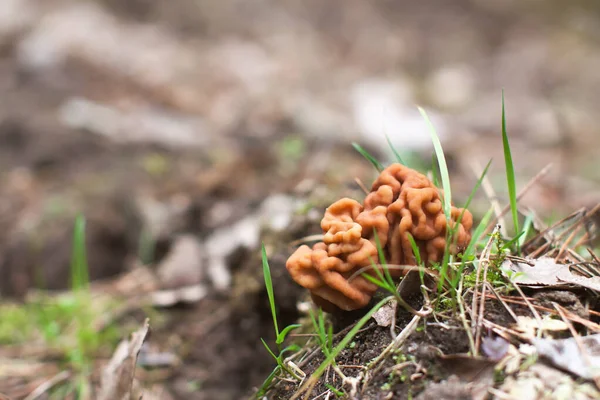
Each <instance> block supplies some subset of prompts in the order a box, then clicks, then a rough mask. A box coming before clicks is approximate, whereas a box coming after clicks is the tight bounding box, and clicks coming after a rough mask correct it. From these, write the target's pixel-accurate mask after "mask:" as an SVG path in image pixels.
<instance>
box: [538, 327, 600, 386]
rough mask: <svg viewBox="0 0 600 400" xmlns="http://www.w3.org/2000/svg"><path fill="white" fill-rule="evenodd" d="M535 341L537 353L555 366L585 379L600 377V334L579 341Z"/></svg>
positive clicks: (572, 339)
mask: <svg viewBox="0 0 600 400" xmlns="http://www.w3.org/2000/svg"><path fill="white" fill-rule="evenodd" d="M579 342H580V344H581V347H582V348H583V353H582V352H581V350H580V347H579V345H578V344H577V342H576V341H575V339H574V338H569V339H560V340H553V339H533V345H534V346H535V348H536V350H537V352H538V353H539V354H540V355H541V356H543V357H545V358H547V359H548V360H550V361H551V362H552V364H554V365H555V366H557V367H559V368H561V369H564V370H566V371H569V372H571V373H573V374H575V375H577V376H580V377H582V378H585V379H594V378H599V377H600V334H596V335H590V336H584V337H582V338H580V339H579Z"/></svg>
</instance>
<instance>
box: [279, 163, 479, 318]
mask: <svg viewBox="0 0 600 400" xmlns="http://www.w3.org/2000/svg"><path fill="white" fill-rule="evenodd" d="M450 214H451V215H450V218H449V219H447V218H446V216H445V215H444V211H443V206H442V201H441V199H440V193H439V190H438V189H437V188H436V187H435V186H434V185H433V183H431V181H430V180H429V179H428V178H427V177H426V176H425V175H423V174H421V173H419V172H417V171H415V170H413V169H411V168H408V167H406V166H404V165H402V164H392V165H390V166H389V167H388V168H386V169H384V170H383V171H382V172H381V174H380V175H379V177H378V178H377V179H376V180H375V182H374V183H373V186H372V188H371V192H370V193H369V194H368V195H367V197H366V198H365V200H364V204H360V203H359V202H357V201H356V200H352V199H349V198H343V199H340V200H338V201H336V202H335V203H333V204H332V205H331V206H329V207H328V208H327V210H326V211H325V215H324V217H323V219H322V220H321V229H323V232H324V237H323V241H322V242H319V243H317V244H315V245H314V246H313V247H312V248H310V247H308V246H307V245H302V246H300V247H299V248H298V249H297V250H296V251H295V252H294V253H293V254H292V255H291V256H290V258H289V259H288V260H287V263H286V268H287V270H288V272H289V273H290V275H291V276H292V278H293V279H294V280H295V281H296V282H297V283H298V284H300V285H301V286H303V287H305V288H307V289H309V290H310V293H311V296H312V298H313V301H314V302H315V303H316V304H317V305H319V306H321V307H322V308H323V309H324V310H326V311H333V310H335V309H336V308H339V309H342V310H346V311H350V310H356V309H359V308H363V307H365V306H366V305H367V304H368V303H369V301H370V300H371V298H372V297H373V295H374V294H375V292H376V291H377V289H378V287H377V285H375V284H374V283H372V282H370V281H369V280H368V279H367V278H365V277H364V276H363V275H362V274H357V272H358V271H359V270H361V269H363V268H364V267H367V266H369V265H373V264H374V263H375V262H376V260H377V259H378V254H377V246H376V240H375V234H376V235H377V238H378V239H379V242H380V244H381V247H382V249H383V252H384V255H385V258H386V261H387V262H388V263H389V264H393V265H416V257H415V254H414V253H413V249H412V246H411V242H410V239H409V236H412V237H413V239H414V241H415V243H416V245H417V247H418V248H419V254H420V256H421V260H422V261H423V262H424V263H425V265H431V264H432V263H435V262H439V261H440V260H441V259H442V257H443V255H444V251H445V249H446V230H447V227H448V226H450V227H451V228H454V227H455V226H456V223H457V222H458V219H459V218H460V225H459V226H458V227H457V229H456V233H455V235H454V237H453V242H452V243H451V245H450V246H449V248H450V251H451V252H452V253H453V254H457V253H459V252H460V251H461V250H463V249H464V248H466V246H467V245H468V243H469V241H470V240H471V234H470V230H471V227H472V225H473V216H472V215H471V213H470V212H469V211H468V210H463V209H460V208H456V207H452V209H451V212H450ZM461 214H462V218H461V217H460V216H461ZM364 273H366V274H375V271H374V269H367V270H365V271H364ZM390 274H391V275H392V277H394V278H397V277H399V275H401V274H402V270H390Z"/></svg>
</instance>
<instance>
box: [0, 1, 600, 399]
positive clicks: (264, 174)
mask: <svg viewBox="0 0 600 400" xmlns="http://www.w3.org/2000/svg"><path fill="white" fill-rule="evenodd" d="M2 3H3V4H2V5H0V296H1V297H0V300H2V301H19V302H20V301H26V300H27V299H29V298H30V296H31V294H32V293H34V294H35V293H37V291H36V290H37V289H43V290H50V291H62V290H65V289H68V288H69V287H70V273H71V271H70V259H71V244H72V229H73V220H74V218H75V217H76V216H77V215H78V214H80V213H81V214H84V215H85V217H86V220H87V231H86V232H87V256H88V263H89V274H90V278H91V279H92V280H93V281H94V282H95V283H97V284H98V285H99V286H98V287H101V288H107V289H106V292H107V293H113V294H115V296H116V297H118V298H120V299H123V300H124V301H133V303H134V304H135V306H134V307H131V308H129V309H127V310H126V312H124V313H122V314H119V315H118V316H114V320H115V321H116V322H117V323H123V324H124V325H126V324H125V323H126V322H127V323H128V324H136V323H137V324H141V322H142V321H143V320H144V317H145V316H150V319H151V326H152V333H151V337H150V339H149V341H148V346H149V348H151V349H152V351H151V352H157V353H166V354H171V355H175V356H176V358H177V359H178V361H177V362H176V363H167V365H166V366H163V365H161V366H160V367H156V368H152V367H148V368H146V369H145V370H144V371H143V372H142V373H141V376H140V380H141V381H142V382H144V383H145V384H146V385H147V386H148V387H151V388H153V390H154V391H155V392H156V393H158V395H157V398H161V399H163V398H164V399H211V400H213V399H216V400H219V399H240V398H248V397H250V396H252V394H253V393H254V391H255V390H256V388H257V387H258V386H260V384H261V383H262V381H263V380H264V379H265V377H266V376H267V375H268V374H269V373H270V371H271V370H272V369H273V367H274V363H273V360H272V359H271V358H270V356H269V354H268V353H266V351H265V349H264V347H263V345H262V343H261V340H260V339H261V338H263V339H265V341H267V343H273V340H274V332H273V328H272V322H271V313H270V309H269V304H268V299H267V294H266V290H265V287H264V282H263V280H262V279H263V278H262V273H261V268H262V266H261V259H260V251H259V248H260V243H261V242H264V244H265V246H266V248H267V251H268V254H269V259H270V265H271V270H272V274H273V280H274V288H275V298H276V301H277V306H278V310H279V311H278V312H279V314H278V315H279V318H280V324H281V325H287V324H291V323H293V322H295V321H296V320H298V318H300V317H303V314H302V313H301V312H300V311H299V309H298V302H300V301H302V300H306V299H307V294H306V292H305V291H304V290H303V289H302V288H300V287H299V286H297V285H296V284H294V283H293V282H292V280H291V278H290V277H289V276H288V274H287V272H286V270H285V268H284V265H285V260H286V259H287V257H288V256H289V255H290V254H291V252H292V251H293V249H294V241H296V240H298V239H300V238H302V237H305V236H308V235H312V234H318V233H320V229H319V220H320V218H321V213H322V211H323V209H324V208H325V207H326V206H327V205H329V204H330V203H331V202H332V201H334V200H336V199H338V198H339V197H340V196H348V197H354V198H357V199H362V196H364V194H363V192H362V191H361V188H360V186H359V185H358V184H357V182H356V180H355V179H358V181H360V182H364V183H365V184H366V185H367V186H369V185H370V182H371V181H372V179H373V177H374V176H375V171H374V170H373V168H372V166H371V165H369V164H368V162H366V161H365V160H364V159H363V158H362V157H361V156H360V155H359V154H358V153H356V152H355V151H354V150H353V149H352V147H351V145H350V143H351V142H352V141H357V142H359V143H361V144H362V145H363V146H365V147H366V148H367V149H369V150H370V151H372V152H373V154H376V155H377V156H379V157H380V158H381V159H382V160H383V159H387V160H389V159H390V152H389V150H387V144H386V142H385V139H384V135H383V134H384V133H388V134H389V135H390V137H391V138H392V141H393V142H394V144H395V145H396V147H397V148H399V149H400V150H401V151H402V152H403V154H410V155H412V156H413V158H414V159H415V160H416V162H420V163H421V164H422V165H428V163H429V162H430V155H431V147H430V145H429V144H428V143H429V142H428V141H429V138H428V136H427V133H426V128H425V125H424V124H423V123H422V121H421V119H420V116H419V114H418V111H417V110H416V107H415V104H417V103H418V104H421V105H423V106H426V107H427V109H428V110H430V112H431V115H432V118H433V119H434V123H435V124H436V128H438V129H439V133H440V136H441V137H442V140H443V142H444V144H445V147H446V149H447V157H448V159H449V163H450V168H451V174H452V182H453V188H454V190H455V200H456V202H457V203H460V202H461V201H463V200H464V199H466V197H467V195H468V193H469V191H470V189H471V187H472V186H473V184H474V182H475V181H476V178H475V174H474V173H473V169H477V168H478V167H477V164H479V165H485V163H486V162H487V161H488V159H490V158H493V159H494V164H493V166H492V174H491V184H492V185H493V187H494V188H495V190H496V191H497V193H498V196H499V197H500V198H501V199H505V192H506V189H505V186H506V184H505V180H504V179H505V178H504V177H503V165H502V151H501V145H500V143H501V141H500V136H499V132H500V93H501V89H502V88H504V90H505V96H506V104H507V116H508V123H509V133H510V137H511V145H513V151H514V153H513V157H514V159H515V164H516V167H517V171H518V176H517V184H518V186H519V187H523V186H524V185H525V184H526V183H527V182H528V181H529V180H530V179H531V178H532V177H533V176H534V175H535V174H536V173H537V172H538V171H539V170H540V169H541V168H543V167H544V166H545V165H547V164H548V163H553V164H554V169H553V170H552V171H553V172H552V173H551V174H549V175H548V176H546V177H545V179H544V180H543V181H541V182H539V184H538V185H537V186H536V188H535V189H533V190H531V191H530V192H529V193H528V195H527V196H526V197H525V198H524V199H523V200H522V204H523V206H524V207H533V208H534V209H535V210H536V211H538V212H539V214H540V216H541V217H543V218H552V217H556V216H562V215H564V214H566V213H568V212H571V211H572V210H574V209H577V208H579V207H585V206H590V205H593V204H595V203H597V202H598V201H600V174H599V173H598V168H595V166H596V163H595V157H596V156H597V154H596V153H597V149H598V146H600V134H599V133H598V128H597V121H596V118H595V116H596V107H597V104H598V101H600V98H598V96H600V95H599V93H600V92H599V91H598V90H597V87H598V85H599V84H600V81H598V79H599V78H598V74H597V68H596V67H597V65H598V64H600V46H599V43H600V41H599V39H600V31H599V30H598V27H599V26H600V24H598V23H597V22H598V20H599V19H600V7H598V6H597V5H596V4H595V3H594V2H586V1H579V2H571V3H569V5H568V6H565V5H564V3H561V2H555V1H551V2H518V1H508V0H506V1H498V2H485V1H475V0H460V1H453V2H447V1H443V0H438V1H433V2H426V3H423V4H421V3H420V2H410V4H409V3H408V2H390V1H385V0H381V1H374V2H362V1H360V0H351V1H347V0H345V1H328V2H321V1H316V0H315V1H288V2H284V3H279V2H273V1H261V0H252V1H248V0H244V1H234V0H232V1H219V0H214V1H208V2H197V1H193V0H177V1H171V2H161V1H158V0H135V1H128V2H123V1H118V0H95V1H75V0H45V1H37V0H3V2H2ZM424 137H425V138H426V139H423V138H424ZM424 140H425V143H426V144H423V143H424ZM474 165H475V166H474ZM487 204H489V202H488V201H487V200H486V199H485V196H484V195H483V194H479V195H478V197H477V198H476V200H475V203H474V205H473V211H474V214H476V216H477V217H479V216H480V215H481V214H482V213H483V212H484V211H485V209H486V207H487ZM186 246H187V247H186ZM173 260H175V261H173ZM140 271H142V272H143V273H147V274H148V275H149V276H150V278H149V281H150V282H151V284H149V287H147V288H146V287H143V284H142V283H141V282H135V284H134V285H133V287H134V288H135V290H133V291H131V290H130V289H129V290H126V289H125V290H124V289H122V286H121V285H125V283H124V282H125V281H126V280H127V279H129V278H130V277H131V276H137V275H135V274H137V273H139V272H140ZM132 274H133V275H132ZM134 280H135V279H134ZM127 282H129V281H127ZM102 285H106V286H102ZM187 287H193V288H195V290H198V291H199V292H194V293H196V295H194V296H192V299H191V300H190V299H189V298H187V297H186V295H185V294H184V293H187V292H182V288H187ZM102 290H104V289H102ZM136 290H139V293H137V292H135V291H136ZM153 293H160V294H162V295H165V294H166V296H167V300H164V297H161V300H157V296H154V297H152V294H153ZM198 293H200V294H198ZM137 294H140V296H141V295H142V294H143V295H144V296H146V295H147V297H143V296H142V297H143V300H135V301H134V300H132V299H138V296H137ZM136 302H137V303H136ZM142 310H143V311H142ZM350 319H352V318H350ZM408 320H409V315H408V314H407V315H401V316H400V317H399V322H398V323H399V325H401V322H407V321H408ZM340 329H343V327H340ZM387 332H388V330H387V329H384V328H381V327H377V326H376V325H375V324H374V323H371V324H369V325H368V326H367V327H366V328H365V330H364V331H362V332H361V333H360V334H359V335H358V336H357V337H356V338H355V347H353V349H352V350H349V351H347V352H345V353H343V354H342V355H341V356H340V358H339V359H338V362H339V364H348V365H360V364H361V363H362V362H365V361H368V360H369V359H371V358H373V357H374V356H375V355H376V354H377V352H378V351H380V350H381V349H382V348H384V347H385V346H386V345H387V344H389V340H390V338H389V336H387V335H386V334H385V333H387ZM448 337H449V336H448V334H447V333H446V332H442V328H439V327H438V328H436V327H432V328H430V329H428V330H427V331H426V332H419V333H418V334H417V335H416V336H413V337H412V338H411V342H409V343H407V344H406V345H405V348H407V349H409V351H408V353H407V354H411V355H414V356H415V357H416V358H417V359H418V360H419V362H420V364H419V365H420V367H419V368H425V369H431V368H432V362H431V360H433V356H432V355H431V354H428V353H427V352H426V351H424V350H423V348H426V347H427V345H434V346H436V347H438V348H440V347H441V348H442V350H443V351H444V353H449V354H454V353H460V352H464V351H465V350H466V345H465V342H464V340H465V338H464V337H458V336H457V337H454V336H450V337H451V338H450V339H449V338H448ZM13 350H14V348H13V347H12V345H9V344H4V343H0V370H2V369H3V368H2V367H4V366H5V365H2V364H1V363H4V361H2V360H4V359H10V357H9V355H10V354H12V353H11V352H12V351H13ZM411 351H412V353H411ZM109 355H110V353H109V354H103V355H102V357H99V361H98V362H99V363H101V362H104V361H106V359H107V358H108V356H109ZM36 357H37V356H36ZM33 358H35V357H33ZM320 361H322V360H319V358H315V359H313V361H311V362H312V363H314V365H315V366H316V365H317V363H318V362H320ZM415 365H416V364H415ZM389 367H391V365H386V366H385V368H389ZM310 368H311V366H310V365H308V370H310ZM411 368H412V369H411ZM433 368H435V367H433ZM417 369H418V368H417V367H415V366H414V365H413V366H411V367H409V370H407V373H410V374H409V375H412V374H417V373H419V371H418V370H417ZM387 375H388V374H383V372H382V374H381V376H376V377H374V378H373V387H380V386H382V385H383V384H384V383H386V379H387ZM433 375H434V376H436V378H437V380H438V381H441V380H442V379H443V378H446V377H447V376H448V375H449V374H448V373H447V372H442V371H440V372H439V374H437V373H433ZM403 379H404V378H402V379H400V380H398V381H394V382H391V383H390V385H389V386H388V389H389V390H387V391H386V392H385V393H386V394H385V395H387V393H393V398H402V399H404V398H412V397H411V396H413V395H417V394H418V393H420V392H421V391H422V390H423V389H424V385H423V384H421V383H420V382H419V381H418V380H417V381H416V383H415V384H414V385H407V384H405V382H404V380H403ZM98 380H99V377H98V376H96V375H94V376H93V377H92V381H93V383H94V384H97V383H98ZM37 383H38V382H37V381H36V382H32V381H31V380H30V379H29V378H27V377H19V378H15V377H9V378H6V379H4V378H3V377H2V375H1V374H0V394H6V395H8V396H10V397H9V398H14V399H17V398H25V397H26V396H27V395H28V394H29V393H30V392H31V390H32V389H33V387H35V386H36V384H37ZM319 389H322V390H323V391H324V390H325V387H321V388H317V390H319ZM277 390H278V392H277V393H276V394H274V395H273V396H274V397H273V398H281V399H284V398H288V397H286V396H288V395H289V394H290V393H291V392H290V391H291V390H293V388H292V387H291V386H290V387H288V388H287V389H286V386H285V385H281V386H279V387H278V389H277ZM286 390H288V391H286ZM315 393H316V392H315ZM319 393H321V392H319ZM382 393H383V392H377V393H376V392H367V393H366V394H365V395H364V396H365V397H364V398H373V399H375V398H380V397H378V396H383V395H384V394H382ZM0 397H1V396H0ZM381 398H384V397H381ZM387 398H390V397H387ZM457 398H458V397H457Z"/></svg>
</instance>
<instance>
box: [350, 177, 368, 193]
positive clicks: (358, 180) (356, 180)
mask: <svg viewBox="0 0 600 400" xmlns="http://www.w3.org/2000/svg"><path fill="white" fill-rule="evenodd" d="M354 182H356V184H357V185H358V187H359V188H360V189H361V190H362V191H363V192H365V194H366V195H368V194H369V193H370V192H371V191H370V190H369V189H367V187H366V186H365V184H364V183H363V181H361V180H360V179H359V178H354Z"/></svg>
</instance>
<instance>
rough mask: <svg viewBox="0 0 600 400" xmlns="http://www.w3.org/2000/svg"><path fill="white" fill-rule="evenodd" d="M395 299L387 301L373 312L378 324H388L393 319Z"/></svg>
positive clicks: (395, 305)
mask: <svg viewBox="0 0 600 400" xmlns="http://www.w3.org/2000/svg"><path fill="white" fill-rule="evenodd" d="M397 305H398V304H397V302H396V300H392V301H388V302H387V303H386V304H384V305H383V306H381V308H379V310H377V311H376V312H375V314H373V319H374V320H375V322H377V325H379V326H390V325H391V324H392V321H393V320H394V316H395V314H396V307H397Z"/></svg>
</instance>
